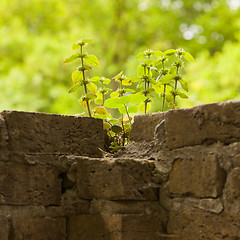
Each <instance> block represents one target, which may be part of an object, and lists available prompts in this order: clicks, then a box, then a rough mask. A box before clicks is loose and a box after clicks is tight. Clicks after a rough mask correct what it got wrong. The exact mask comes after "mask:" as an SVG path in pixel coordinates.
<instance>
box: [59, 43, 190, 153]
mask: <svg viewBox="0 0 240 240" xmlns="http://www.w3.org/2000/svg"><path fill="white" fill-rule="evenodd" d="M92 42H93V40H92V39H83V40H80V41H77V42H74V43H73V44H72V50H73V53H72V55H71V56H70V57H68V58H66V59H65V60H64V61H63V63H72V62H74V61H75V60H79V61H80V66H78V67H77V68H76V70H75V71H74V72H73V73H72V81H73V86H72V87H71V88H70V89H69V91H68V93H73V92H76V91H77V90H79V89H80V88H81V87H83V90H84V92H83V93H82V95H81V97H80V98H79V100H78V102H79V103H80V104H81V105H82V106H83V107H84V108H85V109H87V112H88V116H89V117H92V116H94V117H97V118H101V119H103V120H104V129H105V130H106V131H107V133H108V136H109V138H110V142H111V145H110V149H112V150H113V151H116V150H118V149H119V148H120V147H122V146H125V145H126V144H127V143H128V142H129V134H130V130H131V123H132V122H131V121H132V116H133V115H134V114H136V113H138V112H139V111H140V112H144V113H145V114H146V113H147V112H148V111H149V110H150V108H151V102H152V99H153V98H154V94H155V95H156V94H157V95H160V96H161V97H162V99H163V102H162V111H163V110H164V106H165V101H167V103H168V106H169V107H171V108H172V109H175V108H176V97H177V96H179V97H181V98H188V96H187V95H186V92H187V91H188V83H187V81H186V80H184V79H183V76H182V72H183V70H182V69H183V68H184V63H185V61H184V59H185V60H187V61H190V62H194V58H193V56H192V55H191V54H190V53H188V52H185V51H184V50H183V49H177V50H175V49H169V50H166V51H165V52H161V51H153V50H151V49H148V50H146V51H144V52H142V53H139V54H138V55H137V60H140V64H139V66H138V67H137V76H133V77H131V78H129V77H127V76H125V75H124V74H123V71H121V72H120V73H119V74H117V75H116V76H115V77H113V78H112V79H113V80H114V81H115V83H117V84H118V85H119V87H118V88H117V89H116V90H115V91H113V90H112V89H111V88H106V87H105V86H104V85H107V84H109V83H110V82H111V80H110V79H108V78H105V77H98V76H95V77H92V78H91V79H90V78H88V77H87V74H86V73H87V72H88V71H90V70H93V67H94V66H99V61H98V59H97V57H96V56H95V55H92V54H91V55H89V54H87V52H86V51H85V50H83V48H84V47H85V46H86V45H87V44H88V43H92ZM153 71H154V72H155V74H154V73H153ZM95 83H96V84H95ZM133 83H136V84H137V86H136V87H134V86H133ZM98 86H100V88H99V89H98ZM180 86H181V88H180ZM108 92H112V93H111V95H110V98H107V99H106V93H108ZM90 103H93V104H92V105H95V106H96V107H95V108H94V109H93V110H92V111H91V108H90ZM107 108H113V109H118V111H119V113H120V117H119V118H116V117H115V118H113V117H112V115H111V113H109V112H108V110H107ZM92 113H93V114H92ZM80 115H84V113H82V114H80ZM131 115H132V116H131Z"/></svg>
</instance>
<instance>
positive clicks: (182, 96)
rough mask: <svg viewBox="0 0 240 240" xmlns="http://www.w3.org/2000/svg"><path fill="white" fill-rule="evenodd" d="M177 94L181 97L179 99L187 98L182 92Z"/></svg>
mask: <svg viewBox="0 0 240 240" xmlns="http://www.w3.org/2000/svg"><path fill="white" fill-rule="evenodd" d="M177 94H178V95H179V97H181V98H188V96H187V95H186V94H185V93H183V92H181V91H179V90H178V91H177Z"/></svg>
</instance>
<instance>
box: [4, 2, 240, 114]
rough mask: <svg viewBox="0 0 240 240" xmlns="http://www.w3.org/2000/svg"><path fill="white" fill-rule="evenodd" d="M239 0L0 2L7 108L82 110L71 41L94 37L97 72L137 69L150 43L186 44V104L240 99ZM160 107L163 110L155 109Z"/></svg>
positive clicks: (158, 45)
mask: <svg viewBox="0 0 240 240" xmlns="http://www.w3.org/2000/svg"><path fill="white" fill-rule="evenodd" d="M239 7H240V2H239V0H197V1H193V0H131V1H129V0H88V1H85V0H68V1H64V0H31V1H28V0H21V1H19V0H11V1H10V0H1V6H0V16H1V18H0V34H1V38H0V89H1V94H0V110H3V109H16V110H27V111H42V112H49V113H62V114H75V113H79V112H82V109H81V106H80V105H79V104H78V103H77V102H76V101H75V99H76V96H74V95H70V94H67V90H68V89H69V87H70V86H71V72H72V71H73V70H74V66H73V65H71V66H70V65H63V64H62V61H63V59H64V58H65V57H66V56H68V55H69V54H70V52H69V49H70V48H71V43H72V42H74V41H76V40H79V39H82V38H94V40H95V41H94V44H93V45H92V46H91V47H90V49H89V52H90V53H91V52H92V53H94V54H95V55H96V56H97V57H98V59H99V60H100V67H97V68H95V69H94V74H95V75H96V74H97V75H99V76H105V77H109V78H111V77H113V76H115V75H116V73H118V72H119V71H121V70H124V72H125V74H127V75H129V76H130V77H131V76H133V75H134V74H135V72H136V67H137V65H138V61H136V58H135V56H136V55H137V54H138V53H139V52H142V51H144V50H146V49H147V48H151V49H153V50H162V51H164V50H166V49H169V48H184V49H185V50H186V51H188V52H190V53H192V55H193V56H194V57H195V59H196V62H195V63H193V64H191V65H189V66H188V67H187V69H188V71H187V75H186V78H187V80H188V81H189V82H190V101H184V102H183V103H181V102H180V103H179V104H180V106H194V105H197V104H201V103H208V102H214V101H222V100H227V99H240V68H239V61H240V11H239ZM153 110H154V111H156V110H159V109H156V108H155V109H154V108H153Z"/></svg>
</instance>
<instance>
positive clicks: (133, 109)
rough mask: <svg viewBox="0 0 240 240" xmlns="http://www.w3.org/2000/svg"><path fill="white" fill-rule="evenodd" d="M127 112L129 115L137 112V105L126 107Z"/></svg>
mask: <svg viewBox="0 0 240 240" xmlns="http://www.w3.org/2000/svg"><path fill="white" fill-rule="evenodd" d="M128 112H129V113H137V112H138V106H137V105H129V106H128Z"/></svg>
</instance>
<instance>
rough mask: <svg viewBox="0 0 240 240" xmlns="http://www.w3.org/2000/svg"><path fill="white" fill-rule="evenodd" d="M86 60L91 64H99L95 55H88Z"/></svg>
mask: <svg viewBox="0 0 240 240" xmlns="http://www.w3.org/2000/svg"><path fill="white" fill-rule="evenodd" d="M84 61H85V63H86V64H88V65H90V66H99V61H98V59H97V57H96V56H95V55H86V56H85V57H84Z"/></svg>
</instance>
